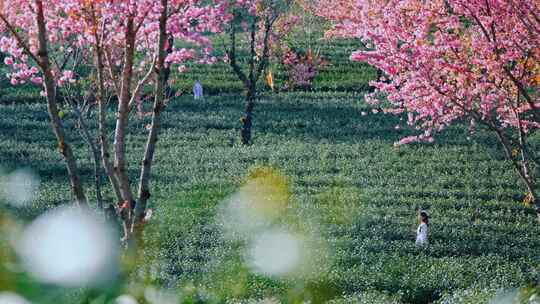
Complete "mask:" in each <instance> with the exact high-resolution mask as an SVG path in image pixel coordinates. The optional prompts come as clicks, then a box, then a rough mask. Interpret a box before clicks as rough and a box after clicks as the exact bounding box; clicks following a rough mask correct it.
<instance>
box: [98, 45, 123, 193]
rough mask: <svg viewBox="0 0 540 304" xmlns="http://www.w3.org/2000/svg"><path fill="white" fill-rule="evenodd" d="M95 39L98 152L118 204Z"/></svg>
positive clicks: (101, 68)
mask: <svg viewBox="0 0 540 304" xmlns="http://www.w3.org/2000/svg"><path fill="white" fill-rule="evenodd" d="M95 36H96V37H95V38H96V50H95V52H96V53H95V57H96V63H97V81H98V94H97V101H98V106H99V110H98V112H99V114H98V115H99V123H98V124H99V141H100V152H101V161H102V163H103V169H104V171H105V174H106V175H107V178H108V179H109V182H110V184H111V187H112V189H113V191H114V194H115V196H116V200H117V202H118V203H120V202H121V201H122V200H123V199H122V193H121V192H120V186H119V185H118V179H117V178H116V175H115V174H114V168H113V164H112V162H111V154H110V146H109V137H108V135H107V104H106V101H105V95H106V94H105V84H104V81H105V79H104V72H105V66H104V63H103V49H102V46H101V40H100V38H99V37H98V35H97V34H96V35H95Z"/></svg>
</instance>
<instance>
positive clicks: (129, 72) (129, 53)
mask: <svg viewBox="0 0 540 304" xmlns="http://www.w3.org/2000/svg"><path fill="white" fill-rule="evenodd" d="M125 34H126V48H125V50H124V52H125V55H124V67H123V70H122V83H121V89H120V96H119V100H118V113H117V119H116V132H115V136H114V153H115V154H114V170H115V173H116V176H117V178H118V184H119V188H120V193H121V195H122V199H123V200H124V202H125V203H127V204H128V207H129V208H127V209H128V210H129V214H128V217H129V218H131V210H132V209H133V207H134V205H135V202H134V199H133V193H132V192H131V186H130V183H129V177H128V175H127V169H126V159H125V157H126V142H125V140H126V128H127V125H128V119H129V112H130V109H129V101H130V99H131V82H132V78H133V63H134V54H135V29H134V18H133V17H129V18H128V21H127V25H126V33H125Z"/></svg>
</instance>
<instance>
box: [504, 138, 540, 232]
mask: <svg viewBox="0 0 540 304" xmlns="http://www.w3.org/2000/svg"><path fill="white" fill-rule="evenodd" d="M494 131H495V133H496V134H497V137H498V138H499V141H500V143H501V144H502V146H503V149H504V152H505V155H506V158H507V159H508V160H510V161H511V162H512V165H513V166H514V169H515V171H516V172H517V173H518V174H519V177H520V179H521V181H522V182H523V184H524V185H525V187H526V188H527V191H528V193H529V195H530V199H531V204H533V206H534V209H535V211H536V215H537V218H538V221H539V222H540V197H539V196H538V190H537V189H538V186H537V185H536V183H535V180H534V177H533V176H531V174H530V168H529V164H530V162H531V161H532V160H530V159H529V158H528V157H527V156H526V155H527V154H526V152H525V151H526V146H524V142H523V139H522V138H521V136H522V135H520V141H519V143H520V147H519V149H520V151H519V152H520V155H521V159H520V160H518V159H516V156H514V155H513V151H512V144H511V142H510V140H509V139H508V137H507V136H506V135H505V134H504V131H503V130H500V129H494Z"/></svg>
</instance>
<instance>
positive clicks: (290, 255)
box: [248, 230, 304, 276]
mask: <svg viewBox="0 0 540 304" xmlns="http://www.w3.org/2000/svg"><path fill="white" fill-rule="evenodd" d="M303 247H304V245H303V241H302V240H300V239H299V238H298V237H296V236H294V235H292V234H291V233H288V232H286V231H281V230H271V231H266V232H263V233H261V234H260V235H259V236H257V237H256V238H255V240H254V241H253V243H252V245H251V247H250V249H249V251H248V261H249V265H250V267H251V269H252V270H253V271H254V272H256V273H260V274H264V275H268V276H283V275H287V274H289V273H291V272H293V271H295V270H297V269H298V267H299V266H300V264H301V262H302V261H301V259H302V255H303V254H302V250H303Z"/></svg>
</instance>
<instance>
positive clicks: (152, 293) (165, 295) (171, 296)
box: [144, 287, 180, 304]
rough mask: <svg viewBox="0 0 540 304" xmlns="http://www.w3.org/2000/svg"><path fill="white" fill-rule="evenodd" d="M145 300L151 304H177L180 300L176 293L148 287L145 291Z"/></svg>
mask: <svg viewBox="0 0 540 304" xmlns="http://www.w3.org/2000/svg"><path fill="white" fill-rule="evenodd" d="M144 298H145V299H146V301H148V303H150V304H177V303H178V302H179V300H180V298H179V297H178V295H176V294H175V293H173V292H171V291H166V290H157V289H155V288H154V287H147V288H146V289H145V290H144Z"/></svg>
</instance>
